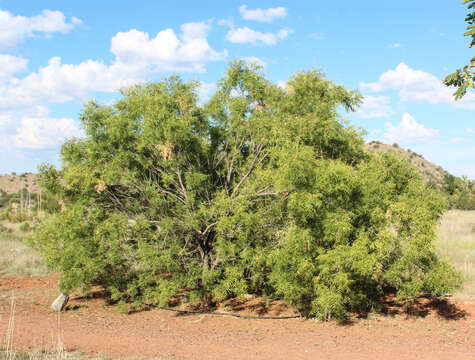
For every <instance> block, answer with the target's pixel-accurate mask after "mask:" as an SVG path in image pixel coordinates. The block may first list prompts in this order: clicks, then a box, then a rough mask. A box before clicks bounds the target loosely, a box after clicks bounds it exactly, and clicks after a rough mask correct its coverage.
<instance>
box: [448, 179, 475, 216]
mask: <svg viewBox="0 0 475 360" xmlns="http://www.w3.org/2000/svg"><path fill="white" fill-rule="evenodd" d="M442 191H443V192H444V193H445V195H446V196H447V198H448V200H449V203H450V207H451V208H453V209H459V210H475V182H474V181H471V180H468V179H467V178H466V177H462V178H459V177H455V176H453V175H451V174H445V176H444V183H443V186H442Z"/></svg>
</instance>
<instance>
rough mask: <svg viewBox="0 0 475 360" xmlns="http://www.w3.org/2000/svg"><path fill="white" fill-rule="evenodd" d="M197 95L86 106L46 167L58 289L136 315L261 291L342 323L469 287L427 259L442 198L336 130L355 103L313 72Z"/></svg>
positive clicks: (169, 91) (245, 81) (237, 78)
mask: <svg viewBox="0 0 475 360" xmlns="http://www.w3.org/2000/svg"><path fill="white" fill-rule="evenodd" d="M197 86H198V83H196V82H188V83H184V82H182V81H181V80H180V79H179V78H178V77H171V78H168V79H165V80H163V81H161V82H159V83H153V84H147V85H142V86H138V85H137V86H135V87H132V88H130V89H126V90H124V91H123V93H122V94H123V97H122V99H121V100H119V101H117V102H116V103H115V104H114V105H112V106H101V105H99V104H97V103H95V102H91V103H89V104H88V105H87V106H86V107H85V109H84V110H83V112H82V114H81V121H82V125H83V128H84V131H85V133H86V137H85V138H83V139H73V140H71V141H69V142H67V143H66V144H64V145H63V147H62V150H61V157H62V164H63V169H62V170H61V171H58V170H56V169H55V168H54V167H52V166H50V165H44V166H43V167H42V169H41V173H42V174H41V179H42V180H41V181H42V185H43V186H44V187H45V188H46V189H48V191H50V192H51V193H52V194H53V195H54V196H56V198H57V199H61V200H62V201H63V205H62V211H60V212H58V213H56V214H53V215H52V216H51V217H49V218H48V219H47V220H46V221H44V222H43V223H42V224H41V225H40V226H39V228H38V229H37V231H36V232H35V234H34V236H33V238H32V243H33V244H34V245H35V246H36V247H37V248H38V249H39V251H40V252H41V254H42V256H43V258H44V260H45V262H46V263H47V264H48V265H49V266H50V267H51V268H53V269H55V270H56V271H58V272H59V274H60V288H61V290H62V291H64V292H70V291H72V290H74V289H77V288H85V287H86V288H87V287H88V286H91V285H101V286H103V287H104V289H105V291H106V293H107V294H108V296H109V297H110V299H111V300H113V301H117V302H119V304H124V303H125V302H134V303H135V304H136V305H140V304H157V305H165V304H167V302H168V301H169V300H170V298H172V297H173V296H174V295H175V294H176V293H177V292H180V293H185V294H186V295H187V296H188V299H190V300H197V299H200V300H202V301H203V302H204V303H206V304H208V305H209V304H212V303H214V302H216V301H220V300H223V299H225V298H229V297H234V296H242V295H244V294H247V293H251V294H256V295H261V296H266V297H269V298H270V297H272V298H276V297H278V298H282V299H285V300H286V301H287V302H288V303H290V304H293V305H295V306H296V307H298V308H299V309H300V310H301V311H302V313H303V314H305V315H308V316H315V317H318V318H321V319H329V318H334V319H344V318H345V316H346V314H347V313H348V312H349V311H356V310H368V309H370V308H371V307H372V306H373V305H374V304H375V302H376V301H377V299H378V297H379V296H380V295H382V294H383V293H384V291H385V290H386V289H388V288H391V289H394V290H395V291H396V292H397V294H398V297H399V299H401V300H411V299H414V298H415V297H417V296H418V295H419V294H420V292H422V291H426V292H429V293H431V294H433V295H441V294H445V293H447V292H450V291H452V290H453V289H455V288H456V287H457V286H458V285H459V284H460V276H459V275H458V273H456V272H455V271H454V269H453V268H452V267H451V266H450V265H448V264H446V263H445V262H444V261H442V260H440V259H438V258H437V256H436V254H435V252H434V248H433V245H432V242H433V239H434V236H435V225H436V223H437V219H438V218H439V216H440V215H441V213H442V211H443V210H444V209H445V208H446V206H447V204H446V203H445V201H444V199H443V198H442V197H441V196H440V195H439V194H438V193H436V192H435V191H434V190H432V189H430V188H429V187H428V186H427V185H426V184H425V183H424V182H423V181H422V179H421V177H420V175H418V173H417V171H416V170H415V169H413V168H412V167H411V166H410V164H409V163H407V162H405V161H404V160H401V159H398V158H397V157H395V156H392V155H389V154H383V155H375V156H370V155H367V154H366V153H365V152H364V151H363V140H362V137H361V134H360V132H359V131H358V130H356V129H354V128H353V127H345V126H344V125H343V124H344V121H343V120H342V119H341V118H340V117H339V116H338V113H337V109H338V108H339V107H343V108H345V109H346V110H349V111H351V110H353V109H354V108H355V107H356V106H357V105H358V104H359V103H360V101H361V96H360V95H359V94H358V93H356V92H353V91H347V90H346V89H344V88H343V87H341V86H337V85H334V84H333V83H331V82H329V81H327V80H325V78H324V76H323V75H322V74H321V73H319V72H317V71H309V72H301V73H297V74H295V75H294V76H292V77H291V78H290V80H289V81H288V82H287V88H286V90H282V89H281V88H279V87H278V86H276V85H273V84H271V83H270V82H268V81H267V80H266V79H265V78H264V77H263V76H262V74H261V73H260V72H259V70H258V69H257V68H256V67H255V65H251V66H248V65H245V63H243V62H239V61H236V62H234V63H232V64H231V66H230V68H229V69H228V70H227V73H226V76H225V77H224V78H223V79H222V80H221V81H220V82H219V84H218V86H217V91H216V93H215V95H214V96H213V97H212V98H211V100H210V101H209V102H208V103H207V104H206V105H204V106H200V105H198V102H197V100H198V96H197Z"/></svg>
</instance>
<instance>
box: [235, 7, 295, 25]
mask: <svg viewBox="0 0 475 360" xmlns="http://www.w3.org/2000/svg"><path fill="white" fill-rule="evenodd" d="M239 13H240V14H241V16H242V18H243V19H245V20H254V21H259V22H266V23H270V22H273V21H274V20H275V19H278V18H284V17H286V16H287V10H286V8H284V7H282V6H278V7H275V8H269V9H261V8H257V9H253V10H251V9H248V8H247V5H242V6H241V7H239Z"/></svg>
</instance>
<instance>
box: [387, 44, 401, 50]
mask: <svg viewBox="0 0 475 360" xmlns="http://www.w3.org/2000/svg"><path fill="white" fill-rule="evenodd" d="M400 47H402V45H401V44H399V43H394V44H389V45H388V48H390V49H396V48H400Z"/></svg>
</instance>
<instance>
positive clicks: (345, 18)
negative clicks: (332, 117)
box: [0, 0, 475, 179]
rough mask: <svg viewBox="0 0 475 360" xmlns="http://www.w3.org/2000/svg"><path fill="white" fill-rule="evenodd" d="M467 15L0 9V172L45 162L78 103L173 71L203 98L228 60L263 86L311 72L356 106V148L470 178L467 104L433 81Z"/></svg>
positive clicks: (452, 62)
mask: <svg viewBox="0 0 475 360" xmlns="http://www.w3.org/2000/svg"><path fill="white" fill-rule="evenodd" d="M466 13H467V9H466V8H465V7H464V5H462V3H461V1H458V0H457V1H447V0H412V1H406V0H399V1H391V2H390V1H384V2H383V1H380V2H375V1H369V0H359V1H354V0H342V1H339V2H332V1H329V0H314V1H252V2H243V1H231V0H227V1H211V0H208V1H191V0H188V1H141V0H136V1H133V2H131V1H125V0H114V1H109V0H107V1H97V0H96V1H89V0H84V1H80V2H79V1H74V2H72V1H67V2H66V1H64V0H63V1H59V0H56V1H48V0H43V1H31V0H30V1H27V0H0V173H10V172H17V173H21V172H26V171H36V167H37V166H38V165H39V164H40V163H42V162H45V161H47V162H52V163H55V164H58V153H59V149H60V145H61V143H62V142H63V141H64V139H66V138H69V137H72V136H80V135H81V130H80V128H79V124H78V117H79V114H80V111H81V108H82V106H83V104H84V103H85V102H87V101H88V100H90V99H92V98H95V99H98V100H100V101H102V102H108V101H111V100H112V99H114V98H117V97H118V94H117V92H116V91H115V90H116V89H117V88H119V87H121V86H128V85H130V84H132V83H134V82H143V81H154V80H160V79H161V78H163V77H164V76H168V75H170V74H172V73H178V74H180V75H181V76H183V77H184V78H185V79H195V80H200V81H201V82H202V86H201V94H202V97H203V99H206V97H207V96H209V95H210V94H211V93H212V91H213V86H214V84H215V83H216V81H217V80H218V79H219V78H220V77H222V76H223V74H224V70H225V68H226V66H227V64H228V62H229V61H230V60H232V59H235V58H243V59H248V60H249V61H258V62H260V63H261V64H262V65H263V66H264V67H265V69H264V72H265V73H266V75H267V76H268V78H269V79H271V80H272V81H274V82H275V83H279V84H281V86H285V81H286V79H288V77H289V76H290V75H292V74H293V73H295V72H296V71H298V70H309V69H312V68H317V69H319V70H321V71H323V72H324V73H326V74H327V77H328V78H329V79H330V80H332V81H334V82H336V83H338V84H341V85H344V86H346V87H347V88H349V89H355V90H359V91H361V93H362V94H363V95H364V96H365V101H364V103H363V105H362V107H361V108H360V109H359V110H358V111H357V112H356V113H354V114H342V115H343V116H344V117H345V118H347V119H349V120H350V123H351V124H352V125H355V126H359V127H363V128H364V129H366V131H367V135H366V140H367V141H370V140H380V141H383V142H386V143H390V144H392V143H394V142H397V143H398V144H400V146H402V147H404V148H410V149H412V150H414V151H416V152H417V153H419V154H422V155H423V156H424V157H425V158H426V159H428V160H430V161H432V162H434V163H436V164H437V165H441V166H442V167H444V168H445V169H447V170H448V171H450V172H451V173H453V174H455V175H466V176H468V177H469V178H472V179H473V178H475V160H474V159H475V122H474V119H475V116H474V115H475V93H474V92H470V93H469V94H468V95H466V96H465V98H463V100H461V101H458V102H455V101H454V100H453V98H452V96H451V93H452V92H453V89H448V88H446V87H445V86H443V85H442V84H441V80H442V79H443V78H444V76H445V75H446V74H448V73H449V72H452V71H453V70H455V69H456V68H458V67H461V66H463V65H464V64H465V63H466V62H468V59H469V58H471V57H472V56H474V54H473V51H474V50H473V49H469V48H468V39H467V38H464V36H463V32H464V30H465V26H466V24H465V22H464V21H463V19H464V17H465V15H466Z"/></svg>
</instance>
